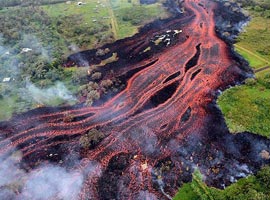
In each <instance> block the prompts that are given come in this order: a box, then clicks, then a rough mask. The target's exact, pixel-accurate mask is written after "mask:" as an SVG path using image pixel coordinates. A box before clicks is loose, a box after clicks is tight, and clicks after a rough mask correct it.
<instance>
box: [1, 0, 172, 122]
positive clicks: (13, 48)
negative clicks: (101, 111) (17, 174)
mask: <svg viewBox="0 0 270 200" xmlns="http://www.w3.org/2000/svg"><path fill="white" fill-rule="evenodd" d="M130 12H133V13H132V14H133V16H132V17H130V16H129V14H130ZM127 16H128V17H127ZM160 17H161V18H164V17H168V12H167V11H166V10H165V8H164V7H163V6H162V4H161V3H160V2H159V3H155V4H152V5H140V3H139V1H138V0H85V1H83V4H82V5H78V2H77V1H64V0H35V1H34V0H28V1H21V0H3V1H0V93H1V95H0V109H1V111H4V112H1V113H0V120H4V119H8V118H10V117H11V116H12V114H14V113H19V112H23V111H26V110H28V109H31V108H34V107H36V106H42V105H49V106H56V105H61V104H64V103H69V104H71V103H75V102H76V101H75V100H74V99H75V98H74V96H75V95H78V96H80V95H81V94H82V90H84V91H85V90H86V88H88V90H89V87H87V84H88V83H89V81H92V82H100V83H99V86H98V87H99V91H101V92H99V93H97V90H91V92H90V94H91V95H88V96H86V97H85V98H86V100H88V105H91V104H92V103H93V100H96V99H98V98H99V95H100V94H101V93H106V92H107V90H108V89H110V88H111V89H114V90H115V88H113V87H112V86H117V85H118V86H119V85H120V83H118V82H117V80H104V81H105V82H106V83H111V82H112V84H111V85H110V86H108V84H107V86H106V87H104V86H102V85H104V83H105V82H104V81H103V80H101V78H102V74H101V73H100V72H99V70H98V69H97V68H98V67H102V66H103V65H105V64H106V63H110V62H113V61H115V60H117V59H118V58H117V55H116V54H113V56H112V57H111V58H108V59H106V60H104V61H102V62H101V63H100V64H97V65H96V66H92V67H93V68H95V70H93V69H91V70H92V71H94V72H95V73H92V74H91V75H89V74H88V69H80V68H70V69H64V68H63V67H62V66H61V64H62V62H63V60H64V59H65V58H66V57H67V56H68V55H69V54H71V53H74V52H77V51H80V50H84V49H89V48H98V47H100V46H102V45H104V44H106V43H111V42H113V41H115V40H116V39H120V38H124V37H128V36H131V35H133V34H135V33H136V32H137V30H138V28H139V27H140V26H142V25H144V24H145V23H147V22H149V21H152V20H154V19H157V18H160ZM104 51H105V50H104ZM108 51H109V49H108ZM4 80H5V81H4ZM102 81H103V82H102ZM115 84H116V85H115ZM29 85H30V86H31V87H29ZM105 85H106V84H105ZM80 86H83V87H80ZM29 88H30V89H29ZM60 90H62V91H65V92H66V93H65V94H62V93H60ZM52 94H55V97H54V96H53V95H52ZM33 95H34V96H33Z"/></svg>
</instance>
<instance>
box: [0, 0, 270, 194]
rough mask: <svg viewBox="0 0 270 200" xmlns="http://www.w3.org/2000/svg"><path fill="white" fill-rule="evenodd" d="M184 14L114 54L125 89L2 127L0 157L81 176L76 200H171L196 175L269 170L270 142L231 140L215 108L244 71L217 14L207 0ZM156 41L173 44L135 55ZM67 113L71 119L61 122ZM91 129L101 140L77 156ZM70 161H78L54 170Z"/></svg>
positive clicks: (189, 3) (188, 1)
mask: <svg viewBox="0 0 270 200" xmlns="http://www.w3.org/2000/svg"><path fill="white" fill-rule="evenodd" d="M182 6H183V7H185V10H186V12H185V13H184V14H179V16H177V17H174V18H171V19H169V20H165V22H166V23H165V22H164V23H163V24H162V26H161V27H159V28H155V27H151V26H150V28H145V29H143V30H144V31H142V32H141V33H139V34H137V35H136V36H134V37H132V38H128V39H124V40H121V41H117V42H116V43H114V44H112V45H111V46H110V49H111V50H112V51H117V52H118V55H119V57H120V59H119V60H118V61H117V62H116V63H114V64H111V65H110V64H109V65H108V66H107V67H113V68H114V70H115V73H116V76H118V77H122V78H124V79H126V88H125V89H124V90H122V91H121V92H119V93H118V94H117V95H115V96H114V97H112V98H110V99H109V100H108V101H106V102H104V104H102V105H100V106H95V107H85V106H72V107H60V108H38V109H35V110H32V111H29V112H27V113H24V114H21V115H18V116H15V117H13V118H12V119H11V120H10V121H7V122H2V123H1V124H0V128H1V138H2V139H1V141H0V153H1V155H3V156H9V155H10V154H11V153H12V151H14V149H17V150H20V151H21V152H22V159H21V161H20V164H21V168H24V169H26V170H27V171H28V172H31V171H35V170H36V168H37V166H38V165H39V164H41V163H44V162H45V163H48V162H53V163H55V164H56V165H59V166H61V167H65V168H67V170H74V171H76V172H78V173H81V174H83V177H84V179H83V185H82V188H81V189H80V193H79V195H78V196H77V197H74V198H75V199H147V198H148V199H167V198H168V197H169V196H173V195H174V194H175V193H176V192H177V189H178V188H179V186H181V185H182V184H183V183H184V182H188V181H190V180H191V174H192V172H193V170H194V168H199V169H200V171H201V172H202V173H203V174H205V175H206V182H207V183H208V184H210V185H214V186H216V187H222V184H223V185H228V184H230V182H229V179H230V177H232V176H237V173H240V172H242V171H243V168H241V166H243V165H244V166H248V167H249V169H250V170H253V169H256V167H258V166H260V165H262V164H263V163H265V162H264V161H263V160H262V159H261V158H259V156H258V155H259V152H260V151H261V150H263V149H269V141H268V140H265V139H263V138H260V137H258V136H254V135H252V134H248V133H246V134H238V135H235V136H234V135H231V134H230V133H229V132H228V130H227V128H226V125H225V124H224V121H223V118H222V116H221V114H220V112H219V110H218V109H217V108H216V107H215V103H214V101H215V99H216V96H217V91H218V90H220V89H221V90H222V89H225V88H226V87H228V86H229V85H233V84H235V83H236V82H237V81H239V80H241V79H243V78H244V72H243V71H242V69H241V63H240V62H238V61H236V60H234V57H233V56H232V52H231V51H230V48H229V46H228V44H226V43H225V42H224V41H222V40H221V39H220V38H219V37H218V36H217V34H216V32H215V26H216V24H215V17H214V12H215V10H216V9H220V8H219V7H218V6H217V4H216V3H215V2H213V1H208V0H185V1H184V3H183V4H182ZM168 30H169V31H168ZM170 30H171V31H172V30H182V32H181V33H180V32H179V33H178V32H177V34H172V33H170ZM175 33H176V32H175ZM161 34H168V35H169V36H170V37H171V38H170V40H167V42H169V41H170V42H171V43H172V44H169V43H167V44H166V45H164V47H163V48H162V49H161V50H157V51H156V52H154V53H152V54H151V55H148V56H145V57H144V56H143V55H141V52H142V51H143V50H144V49H145V48H147V47H148V46H149V44H150V42H151V39H152V38H154V37H155V36H156V35H161ZM90 54H91V51H86V52H82V53H81V56H84V58H87V62H88V64H91V62H94V61H93V60H94V57H93V60H91V59H92V58H91V56H89V55H90ZM121 55H122V57H121ZM70 59H71V60H72V59H73V60H72V62H80V60H79V59H76V56H74V57H72V56H71V57H70ZM105 68H106V66H105ZM67 113H68V114H70V115H72V116H74V120H73V121H71V122H64V117H65V115H66V114H67ZM91 129H98V130H99V131H101V132H102V133H103V134H104V137H103V138H102V140H101V142H100V143H99V144H97V145H95V146H94V147H93V148H90V149H88V150H83V151H82V150H81V149H80V147H79V146H80V145H79V138H80V137H81V136H82V135H84V134H86V133H87V132H88V131H89V130H91ZM257 144H260V146H259V147H258V145H257ZM253 145H257V147H256V148H255V147H254V146H253ZM52 154H53V155H57V156H54V157H53V158H52V156H48V155H52ZM71 155H74V156H76V157H77V158H78V161H77V162H72V161H71V160H70V159H64V161H63V162H61V163H59V160H60V159H63V158H64V157H65V156H69V157H70V156H71ZM241 170H242V171H241ZM74 176H76V175H74ZM56 181H57V180H56Z"/></svg>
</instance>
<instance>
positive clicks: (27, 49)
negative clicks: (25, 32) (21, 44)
mask: <svg viewBox="0 0 270 200" xmlns="http://www.w3.org/2000/svg"><path fill="white" fill-rule="evenodd" d="M29 51H32V49H30V48H22V51H21V53H27V52H29Z"/></svg>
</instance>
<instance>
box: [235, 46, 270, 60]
mask: <svg viewBox="0 0 270 200" xmlns="http://www.w3.org/2000/svg"><path fill="white" fill-rule="evenodd" d="M234 46H235V47H237V48H239V49H242V50H244V51H246V52H248V53H250V54H251V55H253V56H255V57H256V58H258V59H259V60H261V61H263V62H266V63H267V64H269V61H268V60H266V59H264V58H262V57H261V56H258V55H257V54H255V53H253V52H252V51H250V50H248V49H246V48H244V47H242V46H239V45H238V44H235V45H234Z"/></svg>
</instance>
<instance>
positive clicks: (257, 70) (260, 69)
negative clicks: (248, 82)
mask: <svg viewBox="0 0 270 200" xmlns="http://www.w3.org/2000/svg"><path fill="white" fill-rule="evenodd" d="M269 68H270V66H265V67H261V68H259V69H256V70H254V73H258V72H261V71H264V70H266V69H269Z"/></svg>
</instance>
